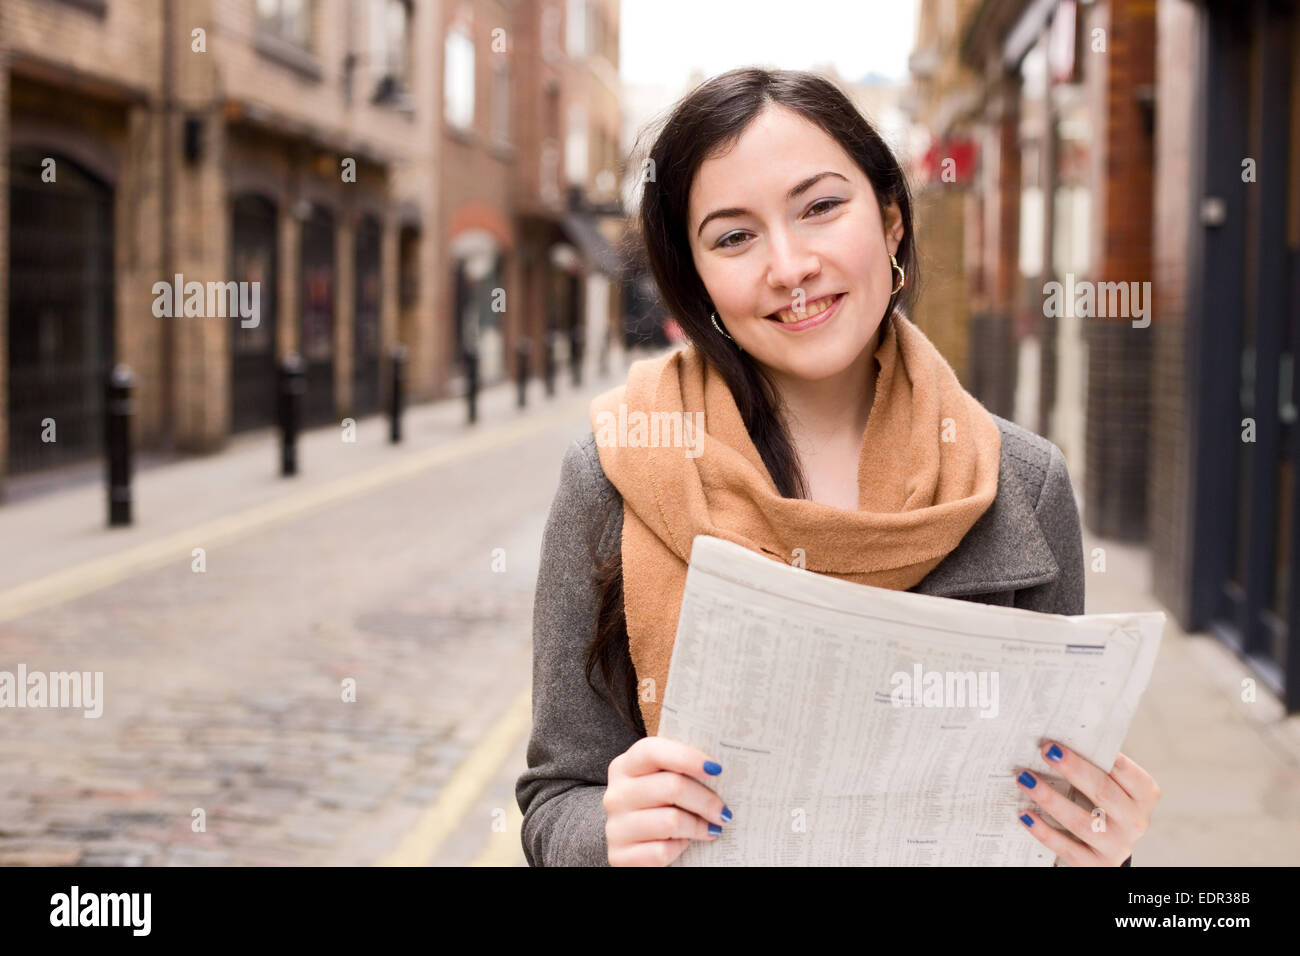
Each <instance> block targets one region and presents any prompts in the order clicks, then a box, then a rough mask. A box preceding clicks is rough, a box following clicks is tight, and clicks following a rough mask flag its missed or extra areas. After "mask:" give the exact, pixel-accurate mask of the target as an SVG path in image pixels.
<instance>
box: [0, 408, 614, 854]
mask: <svg viewBox="0 0 1300 956" xmlns="http://www.w3.org/2000/svg"><path fill="white" fill-rule="evenodd" d="M602 387H605V386H603V384H601V383H589V384H588V386H587V387H586V388H585V389H583V390H581V391H577V390H574V389H572V388H571V387H569V388H567V389H566V388H565V383H560V388H559V389H558V392H559V394H557V395H556V396H555V397H554V398H553V399H551V400H550V401H549V402H548V401H546V400H545V399H544V397H543V395H542V392H541V390H540V387H539V388H538V390H537V391H536V392H535V394H534V395H533V396H532V397H531V399H530V404H529V408H528V410H527V412H524V413H520V412H518V411H516V409H515V408H514V406H513V399H514V395H513V393H512V392H510V391H509V390H508V389H505V388H498V389H496V390H494V391H492V392H491V393H488V394H487V395H485V397H484V399H483V404H482V406H481V411H480V415H481V421H480V424H479V425H478V426H477V427H476V428H469V427H468V426H465V425H463V424H462V422H463V417H464V408H463V406H462V405H461V404H458V403H443V404H442V405H438V406H428V407H424V408H419V409H415V410H412V411H411V412H409V413H408V422H407V427H408V436H409V438H408V442H407V443H406V444H404V445H403V446H400V450H397V449H393V448H390V447H389V446H387V445H385V444H384V441H385V440H386V439H385V437H384V422H383V421H382V420H381V419H372V420H370V421H369V422H363V423H362V428H361V430H360V431H359V434H358V439H357V444H356V445H350V444H344V443H342V442H341V441H339V439H338V436H337V433H336V432H334V431H333V430H331V429H323V430H320V431H317V432H313V433H311V434H310V435H308V436H306V437H305V438H304V448H303V455H304V461H305V465H304V475H303V477H302V478H300V479H294V481H296V482H297V484H296V485H290V484H288V483H287V482H285V483H280V484H277V482H279V481H280V480H279V479H274V480H271V479H268V477H267V476H268V475H273V472H272V469H273V467H274V462H275V458H274V436H272V435H269V434H267V435H264V436H262V437H260V438H258V439H255V440H252V441H248V442H245V443H244V444H241V445H239V446H237V447H235V448H233V449H232V450H230V451H229V452H227V453H226V454H225V455H223V456H221V457H220V458H219V459H216V460H208V461H206V462H205V465H206V467H205V468H204V469H202V470H197V469H186V468H185V467H184V466H180V467H176V466H168V467H165V468H159V469H156V470H154V471H151V472H146V473H144V474H142V475H140V476H139V477H138V479H137V491H136V494H137V498H138V499H140V504H139V508H138V511H137V514H138V515H144V516H148V515H149V514H150V513H151V512H153V513H154V515H155V516H156V518H155V520H154V521H153V522H152V524H151V522H150V520H149V519H148V518H147V517H146V518H140V519H138V521H137V525H136V527H134V528H132V529H131V530H130V531H128V532H126V533H125V535H124V536H123V537H117V532H112V533H110V532H107V531H103V530H99V528H98V527H97V526H98V524H99V523H100V522H102V508H103V505H102V493H103V492H102V488H100V487H99V486H93V487H85V488H81V489H77V490H74V491H63V492H59V493H58V497H57V498H56V497H46V498H42V499H37V500H32V501H29V502H22V503H20V504H17V505H14V506H12V507H10V508H6V509H5V510H4V511H3V512H2V513H0V540H2V541H3V542H4V544H3V546H0V547H2V553H3V564H4V566H5V567H6V569H7V570H6V572H5V579H4V583H5V584H6V585H8V586H9V587H8V590H6V591H4V592H0V620H3V622H4V623H0V669H5V670H9V671H11V672H12V671H15V670H16V668H17V666H18V665H19V664H20V663H22V664H25V665H26V668H27V670H28V672H32V671H37V670H40V671H45V672H50V671H74V670H75V671H83V672H84V671H90V672H95V671H102V672H103V715H102V716H101V717H99V718H98V719H88V718H85V717H83V715H82V711H81V710H80V709H64V710H59V709H5V710H4V711H3V712H0V865H3V864H22V863H36V864H78V863H80V864H91V865H94V864H104V865H120V864H145V865H158V864H233V865H244V864H370V863H381V862H392V863H409V864H416V865H419V864H424V863H431V864H444V863H451V864H474V863H490V864H507V865H511V864H514V865H520V864H522V863H523V854H522V851H521V849H520V842H519V812H518V808H517V806H516V805H515V799H514V792H513V788H514V779H515V777H516V776H517V775H518V773H519V771H520V770H521V769H522V767H523V765H524V763H523V761H524V748H525V745H526V741H527V731H528V727H529V720H530V710H529V685H530V678H531V608H532V600H533V593H532V592H533V588H534V586H535V583H536V579H537V558H538V548H539V544H540V540H541V533H542V528H543V526H544V522H545V518H546V512H547V508H548V506H549V503H550V500H551V497H552V495H553V494H554V491H555V485H556V480H557V478H558V474H559V466H560V461H561V457H562V454H563V450H564V447H565V445H566V444H567V442H568V441H569V440H570V439H571V438H576V437H578V436H579V434H580V432H581V430H582V429H583V428H584V427H585V406H586V397H585V396H587V395H589V394H591V393H593V392H594V391H597V390H600V388H602ZM420 456H425V457H424V458H423V459H422V458H421V457H420ZM413 463H414V464H413ZM313 468H315V470H316V472H318V473H321V474H322V475H323V476H327V477H328V478H329V481H326V480H325V478H324V477H322V478H321V479H320V480H318V481H317V480H315V479H313V478H312V477H311V476H312V474H313ZM250 475H255V476H256V478H255V479H250V478H249V476H250ZM223 481H229V482H230V483H231V484H230V486H228V487H224V486H223V484H222V483H223ZM313 481H315V483H314V484H313ZM331 482H332V483H331ZM250 484H251V485H252V487H251V488H250V487H249V485H250ZM358 488H365V489H367V490H360V491H359V490H358ZM304 497H305V498H307V499H309V500H311V501H314V502H315V504H313V505H312V506H311V507H310V508H309V509H307V510H304V508H305V506H304V505H303V504H302V502H303V500H304ZM223 498H224V500H225V502H226V503H227V507H229V504H230V503H234V504H236V505H237V506H238V509H242V511H238V512H237V513H236V514H235V517H236V518H238V514H239V513H242V514H244V515H249V514H252V515H254V518H253V519H249V520H243V521H242V522H241V521H239V520H236V521H235V528H236V530H231V529H230V528H229V527H226V528H224V529H220V534H222V535H225V537H224V538H222V541H221V543H219V544H218V545H216V546H213V545H212V542H211V541H209V540H208V538H209V537H212V538H213V539H214V540H215V537H216V535H217V533H218V532H217V530H214V529H218V528H219V526H217V525H214V524H213V522H212V519H213V518H223V519H228V518H230V516H231V512H230V511H224V510H223V507H222V505H223ZM164 499H166V500H171V501H174V502H186V501H190V502H193V505H192V506H186V507H185V509H184V510H185V515H184V516H185V517H188V519H189V522H190V523H191V524H193V523H195V519H196V518H203V519H205V520H206V521H207V523H206V524H202V525H198V527H197V528H196V530H195V532H194V533H193V534H192V535H190V537H189V538H188V539H187V532H186V530H185V529H184V528H183V527H175V528H173V527H171V526H172V525H177V524H178V522H177V521H176V518H177V516H176V515H174V514H169V515H166V516H163V515H158V514H157V508H156V504H155V503H156V502H157V501H160V500H164ZM277 502H279V503H282V504H283V503H286V502H287V503H289V504H290V505H291V506H292V507H293V509H294V511H293V513H292V514H291V515H290V516H289V517H287V518H285V517H282V516H276V515H275V509H276V507H277V504H276V503H277ZM259 509H260V510H259ZM233 510H234V509H232V511H233ZM155 527H157V528H160V529H163V530H166V531H167V532H168V537H167V538H166V539H165V540H166V544H167V546H168V547H169V548H171V551H172V552H173V553H171V554H170V555H167V554H164V553H163V552H161V551H159V552H158V553H157V554H154V555H151V556H150V557H149V560H148V561H145V560H144V559H142V558H140V557H139V555H141V554H145V553H147V549H148V548H149V547H151V546H152V545H151V544H150V542H151V540H152V539H151V538H150V532H151V531H152V530H153V529H154V528H155ZM42 528H44V529H45V533H44V534H42V531H41V529H42ZM204 529H207V530H206V531H205V530H204ZM137 539H139V542H140V543H135V542H136V540H137ZM115 541H116V542H121V543H119V544H118V545H117V547H118V548H119V549H123V548H125V550H124V551H122V552H121V553H124V554H135V555H136V557H135V558H133V559H130V560H128V559H125V558H124V559H123V560H124V561H126V563H127V565H128V566H127V567H126V569H125V570H119V571H116V572H114V573H117V574H119V575H122V576H121V577H120V579H119V580H116V581H114V582H113V583H111V584H109V585H108V586H106V587H98V588H93V589H90V588H91V586H90V585H88V584H86V583H85V582H79V581H78V580H77V576H76V575H75V574H74V575H69V574H67V573H66V572H58V573H57V575H56V576H57V580H56V581H55V584H56V585H57V587H56V588H54V589H50V588H45V589H42V588H39V587H38V588H36V591H37V592H38V593H39V594H41V595H42V596H40V597H39V598H37V599H36V601H35V602H34V603H35V604H37V605H40V606H37V607H35V608H34V609H33V610H30V612H27V613H24V610H25V609H26V608H27V607H28V606H30V605H31V604H32V603H33V602H32V600H31V597H30V595H31V593H32V587H31V585H30V581H31V578H30V577H29V578H28V579H27V580H26V581H25V580H24V579H23V571H24V569H26V570H27V571H28V572H29V574H30V572H31V571H32V570H36V571H38V572H44V573H45V574H46V580H49V573H50V572H53V569H54V568H55V567H62V568H69V567H77V566H78V565H79V564H80V565H81V566H82V568H83V570H84V571H85V573H86V574H91V575H95V574H101V573H104V567H103V565H104V562H112V561H113V560H114V554H115V552H114V551H113V550H112V549H111V548H110V547H108V546H109V545H112V544H113V542H115ZM126 542H131V544H130V545H129V546H127V545H126ZM195 548H205V549H206V553H205V554H204V555H203V559H204V561H205V562H206V570H204V571H202V572H198V571H195V570H194V569H193V567H194V562H195V560H196V558H195V557H193V553H192V552H193V549H195ZM142 549H143V550H142ZM497 549H501V550H499V551H498V550H497ZM38 551H39V553H40V558H39V559H36V560H35V561H34V563H33V562H29V561H27V560H26V559H25V557H24V554H25V553H27V554H33V555H35V554H36V553H37V552H38ZM92 556H93V557H94V558H95V561H94V562H89V561H88V559H89V558H91V557H92ZM494 562H495V566H496V568H497V570H494ZM46 565H49V567H47V566H46ZM141 568H143V569H141ZM37 578H38V584H39V583H40V580H39V579H40V574H38V575H37ZM59 588H62V589H63V591H64V592H66V593H67V594H68V595H69V596H68V597H67V598H66V599H61V600H60V599H57V598H56V597H55V596H52V595H57V594H58V593H59V590H58V589H59ZM83 591H84V592H85V593H80V592H83ZM24 595H27V596H26V597H24ZM349 679H350V680H352V681H355V701H351V702H349V701H345V700H344V699H343V698H344V696H345V695H344V691H343V688H344V682H345V681H348V680H349ZM199 811H202V813H201V814H199ZM200 816H201V818H202V827H201V828H200V826H199V824H198V823H197V822H196V821H197V820H198V819H199V818H200Z"/></svg>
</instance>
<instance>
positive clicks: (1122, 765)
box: [1016, 741, 1160, 866]
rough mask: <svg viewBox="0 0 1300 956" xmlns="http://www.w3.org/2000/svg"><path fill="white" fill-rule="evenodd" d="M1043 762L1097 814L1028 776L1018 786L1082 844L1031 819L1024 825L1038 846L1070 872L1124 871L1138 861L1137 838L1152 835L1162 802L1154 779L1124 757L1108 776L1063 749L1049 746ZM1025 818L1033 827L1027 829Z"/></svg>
mask: <svg viewBox="0 0 1300 956" xmlns="http://www.w3.org/2000/svg"><path fill="white" fill-rule="evenodd" d="M1043 759H1044V760H1046V761H1047V762H1048V764H1050V765H1052V766H1055V767H1056V768H1057V769H1058V770H1059V771H1060V774H1061V776H1063V777H1064V778H1065V779H1066V780H1068V781H1069V782H1070V783H1072V784H1074V786H1075V787H1076V788H1077V789H1078V790H1079V791H1080V792H1081V793H1082V794H1083V795H1084V796H1086V797H1087V798H1088V799H1089V800H1091V801H1092V805H1093V806H1094V807H1096V808H1098V809H1095V810H1093V811H1092V813H1089V812H1088V811H1087V810H1085V809H1084V808H1083V807H1081V806H1079V805H1078V804H1077V803H1075V802H1074V801H1073V800H1071V799H1070V798H1069V797H1066V796H1065V795H1063V794H1061V793H1058V792H1057V791H1056V790H1055V789H1053V788H1052V787H1051V786H1049V785H1048V784H1046V783H1044V782H1043V781H1042V779H1041V778H1039V777H1038V775H1037V774H1034V773H1032V772H1030V771H1025V772H1024V773H1022V774H1021V775H1020V776H1019V778H1017V781H1016V784H1017V786H1019V787H1020V789H1021V791H1022V792H1023V793H1024V794H1025V795H1026V796H1028V797H1029V799H1031V800H1033V801H1034V803H1036V804H1038V805H1039V806H1040V807H1042V808H1043V809H1044V810H1046V811H1047V812H1048V813H1050V814H1051V815H1052V816H1053V817H1054V818H1055V819H1056V820H1057V822H1059V823H1060V824H1061V826H1063V827H1065V829H1066V830H1068V831H1069V832H1070V833H1073V834H1074V835H1075V836H1076V837H1078V838H1079V839H1078V840H1072V839H1070V837H1069V836H1067V835H1066V833H1064V832H1062V831H1061V830H1057V829H1056V828H1054V827H1052V826H1049V825H1048V824H1047V823H1046V822H1044V820H1043V818H1042V817H1040V816H1039V815H1038V814H1037V813H1026V814H1025V815H1024V816H1022V817H1021V818H1020V822H1021V823H1024V824H1025V828H1026V829H1027V830H1029V832H1030V833H1032V834H1033V835H1034V836H1035V837H1037V838H1038V842H1039V843H1041V844H1043V845H1044V846H1045V847H1047V848H1048V849H1049V850H1052V851H1053V852H1055V853H1056V855H1057V856H1059V857H1061V858H1062V859H1063V860H1065V862H1066V863H1068V864H1069V865H1070V866H1121V865H1122V864H1123V863H1124V861H1125V860H1127V859H1128V858H1129V857H1130V856H1132V855H1133V844H1135V843H1137V841H1138V837H1140V836H1142V834H1144V833H1146V832H1147V827H1148V826H1149V825H1150V823H1151V811H1152V810H1153V809H1155V805H1156V804H1157V803H1158V802H1159V801H1160V787H1159V786H1158V785H1157V784H1156V782H1155V780H1153V779H1152V778H1151V774H1149V773H1147V772H1146V771H1145V770H1143V769H1142V768H1141V767H1139V766H1138V765H1137V764H1136V763H1134V762H1133V761H1132V760H1130V759H1129V758H1128V757H1126V756H1124V755H1123V754H1120V755H1119V756H1118V757H1116V758H1115V766H1114V767H1112V768H1111V771H1110V773H1106V772H1105V771H1103V770H1102V769H1101V768H1100V767H1098V766H1097V765H1096V764H1094V763H1090V762H1088V761H1087V760H1084V759H1083V758H1082V757H1080V756H1079V755H1078V754H1077V753H1075V752H1074V751H1072V750H1070V749H1069V748H1067V747H1065V746H1064V745H1062V744H1055V743H1051V742H1050V741H1049V743H1048V745H1047V746H1045V747H1044V748H1043ZM1099 811H1100V812H1099ZM1026 818H1028V819H1029V820H1030V821H1032V822H1029V823H1026V822H1025V821H1026ZM1080 841H1082V842H1080Z"/></svg>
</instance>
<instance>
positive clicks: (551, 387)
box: [542, 329, 559, 398]
mask: <svg viewBox="0 0 1300 956" xmlns="http://www.w3.org/2000/svg"><path fill="white" fill-rule="evenodd" d="M558 334H559V333H558V332H556V331H555V330H553V329H552V330H551V331H549V332H547V333H546V341H545V343H544V345H545V348H544V349H543V350H542V377H543V379H544V380H545V381H546V397H547V398H550V397H552V396H553V395H555V337H556V336H557V335H558Z"/></svg>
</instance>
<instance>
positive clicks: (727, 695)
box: [658, 535, 1165, 866]
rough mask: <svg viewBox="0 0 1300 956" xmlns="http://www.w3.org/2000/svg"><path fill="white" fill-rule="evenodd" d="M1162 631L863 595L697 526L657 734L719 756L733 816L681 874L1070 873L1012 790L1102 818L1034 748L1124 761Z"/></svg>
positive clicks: (1127, 617) (929, 599) (1113, 620)
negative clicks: (1047, 790) (724, 869)
mask: <svg viewBox="0 0 1300 956" xmlns="http://www.w3.org/2000/svg"><path fill="white" fill-rule="evenodd" d="M1164 623H1165V615H1164V614H1162V613H1160V612H1142V613H1133V614H1090V615H1079V616H1065V615H1057V614H1043V613H1040V612H1036V611H1027V610H1024V609H1019V608H1005V607H997V606H991V605H986V604H980V603H977V602H973V601H962V600H958V599H955V598H943V597H933V596H930V595H924V594H916V593H913V592H907V591H895V590H888V589H883V588H875V587H868V586H866V585H860V584H854V583H852V582H848V581H843V580H840V579H838V578H833V577H830V576H828V575H823V574H815V573H813V572H811V571H807V570H805V569H803V568H800V567H797V566H793V565H785V564H782V563H780V562H779V561H775V560H773V559H772V558H769V557H765V556H763V555H761V554H758V553H756V552H753V551H750V550H749V549H747V548H744V547H741V546H740V545H737V544H734V543H732V542H729V541H724V540H722V539H720V538H715V537H711V536H707V535H700V536H698V537H696V538H695V540H694V543H693V545H692V552H691V562H690V566H689V568H688V571H687V575H686V586H685V593H684V595H683V601H682V611H681V616H680V618H679V619H678V626H677V637H676V641H675V644H674V646H673V654H672V660H671V663H670V665H669V672H668V682H667V686H666V687H665V688H664V700H663V709H662V713H661V717H660V723H659V729H658V733H659V735H660V736H663V737H669V738H672V739H674V740H680V741H683V742H685V743H688V744H690V745H691V746H694V747H698V748H699V749H700V750H703V751H704V752H705V753H707V754H709V755H711V756H712V757H713V759H715V760H717V761H718V762H720V763H721V764H722V773H721V775H720V776H718V777H717V778H706V779H705V782H706V784H707V785H709V786H710V787H712V788H713V789H714V790H715V791H716V792H718V793H719V794H721V796H722V797H723V799H724V800H725V801H726V803H727V806H728V807H729V808H730V809H731V810H732V812H733V814H734V819H733V820H732V821H731V822H730V823H727V824H726V825H725V826H724V827H723V833H722V835H721V836H720V837H718V838H717V839H715V840H712V841H703V840H692V841H691V843H690V845H689V846H688V847H687V849H686V850H685V851H684V852H683V853H682V854H681V856H680V857H678V859H677V860H676V861H675V862H674V863H673V865H674V866H1052V865H1056V864H1057V862H1058V861H1057V858H1056V855H1055V854H1054V853H1053V852H1052V851H1050V850H1048V849H1047V848H1046V847H1045V846H1043V845H1042V844H1041V843H1039V842H1038V840H1037V839H1035V838H1034V837H1033V836H1032V835H1031V834H1030V833H1028V832H1027V831H1025V827H1024V825H1023V824H1022V823H1020V822H1019V820H1018V815H1019V813H1020V812H1023V810H1025V809H1033V810H1034V811H1035V812H1036V813H1038V814H1039V815H1040V816H1041V817H1042V818H1043V820H1044V822H1046V823H1049V824H1050V825H1053V826H1057V825H1058V824H1057V822H1056V821H1055V820H1054V819H1053V818H1052V817H1051V816H1050V815H1049V814H1046V813H1045V812H1043V811H1042V810H1041V809H1040V808H1039V807H1037V805H1035V804H1033V803H1032V802H1031V801H1030V800H1029V799H1028V798H1027V797H1025V796H1024V794H1023V793H1022V792H1021V791H1020V789H1019V788H1018V787H1017V786H1016V784H1015V779H1016V777H1017V776H1018V775H1019V773H1020V771H1021V770H1025V769H1028V770H1031V771H1033V773H1034V774H1035V775H1036V776H1037V777H1038V778H1039V781H1040V783H1039V786H1043V785H1044V784H1046V785H1049V786H1053V787H1055V788H1056V789H1057V790H1058V791H1059V792H1061V793H1064V794H1066V795H1067V796H1068V797H1070V799H1072V800H1074V801H1075V802H1076V803H1078V804H1079V805H1080V806H1082V807H1084V809H1086V810H1089V811H1092V809H1093V808H1092V804H1091V802H1090V801H1089V800H1088V799H1087V797H1085V796H1084V795H1083V794H1081V793H1076V792H1075V790H1074V788H1073V787H1072V786H1070V785H1069V783H1068V782H1067V781H1066V780H1065V779H1064V778H1063V777H1062V776H1060V774H1059V773H1057V772H1054V771H1053V770H1052V769H1051V768H1050V766H1049V765H1048V764H1047V763H1046V762H1045V761H1044V760H1043V758H1042V756H1041V751H1040V745H1042V744H1044V743H1046V741H1048V740H1052V741H1057V742H1060V743H1062V744H1064V745H1066V746H1067V747H1070V748H1072V749H1073V750H1075V751H1076V752H1078V753H1079V754H1080V755H1082V756H1083V757H1085V758H1086V759H1088V760H1090V761H1092V762H1093V763H1095V764H1097V765H1098V766H1100V767H1103V768H1106V769H1109V768H1110V767H1111V766H1113V764H1114V760H1115V757H1116V755H1117V754H1118V753H1119V749H1120V746H1121V745H1122V743H1123V741H1124V736H1125V734H1126V733H1127V732H1128V727H1129V723H1130V722H1131V721H1132V719H1133V714H1134V711H1135V710H1136V709H1137V704H1138V700H1139V698H1140V697H1141V695H1142V691H1143V689H1144V688H1145V687H1146V684H1147V680H1148V678H1149V677H1150V675H1151V669H1152V667H1153V665H1154V663H1155V658H1156V652H1157V651H1158V649H1159V645H1160V636H1161V632H1162V631H1163V628H1164ZM1092 818H1093V821H1094V823H1093V826H1094V827H1097V828H1099V826H1098V824H1097V822H1096V821H1098V819H1100V820H1101V824H1102V825H1104V812H1103V811H1101V810H1097V811H1095V812H1093V813H1092ZM1039 825H1040V826H1041V825H1042V824H1039ZM1071 839H1075V838H1074V837H1071ZM1060 865H1066V864H1065V863H1064V861H1060Z"/></svg>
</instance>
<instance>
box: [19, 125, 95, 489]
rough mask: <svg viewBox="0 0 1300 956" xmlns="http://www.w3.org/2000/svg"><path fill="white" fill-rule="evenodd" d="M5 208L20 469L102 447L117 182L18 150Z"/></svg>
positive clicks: (67, 162)
mask: <svg viewBox="0 0 1300 956" xmlns="http://www.w3.org/2000/svg"><path fill="white" fill-rule="evenodd" d="M50 160H52V161H53V165H52V166H51V165H50V162H49V161H50ZM47 169H48V170H52V172H53V175H54V176H55V180H54V182H46V181H44V180H42V172H43V171H45V170H47ZM9 217H10V218H9V221H10V234H9V333H8V338H9V342H8V349H7V353H8V365H9V389H8V391H9V396H8V397H9V459H8V470H9V472H10V473H19V472H25V471H35V470H37V469H41V468H50V467H54V466H57V465H62V464H67V463H70V462H74V461H78V460H81V459H85V458H90V457H93V456H95V455H97V454H99V453H100V452H101V451H102V450H103V434H104V381H105V378H106V376H107V374H108V370H109V367H110V365H111V364H112V361H113V355H114V317H113V310H114V297H113V281H114V273H113V191H112V188H111V187H110V186H108V185H107V184H106V183H104V182H102V181H100V180H99V179H97V178H95V177H94V176H92V175H90V174H89V173H88V172H86V171H85V170H84V169H82V168H81V167H79V166H78V165H77V164H75V163H74V162H72V161H71V160H69V159H66V158H64V157H61V156H58V155H57V154H53V153H50V152H44V151H40V150H32V149H16V150H14V151H13V153H12V155H11V158H10V169H9ZM50 438H53V439H54V440H52V441H51V440H50Z"/></svg>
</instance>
